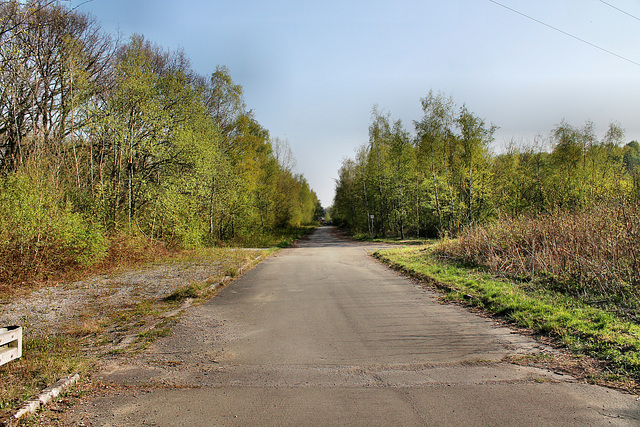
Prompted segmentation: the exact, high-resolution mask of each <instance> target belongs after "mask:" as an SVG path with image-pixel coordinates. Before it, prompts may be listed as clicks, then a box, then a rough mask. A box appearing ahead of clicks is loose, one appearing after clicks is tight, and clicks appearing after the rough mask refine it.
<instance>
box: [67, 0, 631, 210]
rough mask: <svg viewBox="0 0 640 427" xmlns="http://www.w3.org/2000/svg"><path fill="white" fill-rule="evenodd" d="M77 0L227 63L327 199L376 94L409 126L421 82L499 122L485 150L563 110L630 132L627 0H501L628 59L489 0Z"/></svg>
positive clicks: (550, 121) (128, 28)
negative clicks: (86, 0) (616, 125)
mask: <svg viewBox="0 0 640 427" xmlns="http://www.w3.org/2000/svg"><path fill="white" fill-rule="evenodd" d="M84 1H85V0H71V1H70V6H71V7H76V6H78V10H80V11H84V12H88V13H90V14H91V15H93V16H94V17H95V18H96V21H97V22H98V23H99V24H100V25H101V26H102V27H103V29H104V30H105V31H106V32H108V33H110V34H112V35H114V36H115V35H116V34H117V33H118V32H120V33H121V34H122V36H123V40H125V41H126V39H127V38H128V37H129V36H131V35H132V34H134V33H138V34H143V35H144V36H145V38H147V39H148V40H150V41H152V42H155V43H157V44H159V45H160V46H162V47H164V48H165V49H170V50H175V49H183V50H184V52H185V54H186V56H187V57H188V58H189V59H190V60H191V65H192V67H193V69H194V70H195V71H196V72H197V73H199V74H201V75H204V76H208V75H210V74H211V73H212V72H213V71H215V68H216V65H226V66H227V67H228V68H229V70H230V72H231V76H232V78H233V79H234V81H235V82H237V83H239V84H241V85H242V86H243V88H244V95H245V100H246V103H247V106H248V108H250V109H252V110H253V111H254V113H255V117H256V119H257V120H258V122H260V124H262V125H263V126H264V127H265V128H267V129H268V130H269V131H270V134H271V136H272V137H274V138H275V137H279V138H283V139H287V140H288V141H289V143H290V145H291V148H292V150H293V153H294V155H295V157H296V160H297V167H296V170H297V172H299V173H302V174H304V176H305V177H306V178H307V180H308V181H309V183H310V185H311V187H312V188H313V189H314V190H315V191H316V193H317V194H318V197H319V198H320V200H321V202H322V205H323V206H325V207H326V206H329V205H331V204H332V202H333V192H334V188H335V182H334V179H335V178H337V176H338V169H339V167H340V165H341V163H342V160H343V159H344V158H345V157H353V155H354V152H355V149H356V148H357V147H358V146H360V145H362V144H364V143H366V142H367V141H368V126H369V123H370V118H371V111H372V108H373V106H374V105H375V104H377V105H379V107H380V109H382V110H383V111H385V112H389V113H390V114H391V116H392V118H393V119H401V120H402V121H403V122H404V125H405V127H406V128H407V130H409V131H412V132H413V120H419V119H420V118H421V116H422V111H421V109H420V98H422V97H424V96H425V95H426V94H427V93H428V92H429V90H434V91H436V92H443V93H444V94H447V95H451V96H452V97H453V99H454V100H455V101H456V102H457V103H458V105H462V104H466V105H467V107H468V108H469V109H470V110H471V111H472V112H474V113H475V114H477V115H478V116H480V117H482V118H484V119H485V120H486V121H487V122H492V123H494V124H496V125H497V126H499V127H500V129H499V130H498V131H497V132H496V134H495V138H496V140H495V142H494V144H493V149H494V151H496V152H500V151H501V150H502V149H503V147H504V146H505V144H506V143H507V142H508V141H509V140H511V139H516V140H522V141H524V142H526V141H530V140H531V139H532V138H533V137H534V136H535V135H536V134H541V135H542V136H545V137H546V136H548V134H549V132H550V131H551V130H552V129H553V128H554V127H555V126H556V124H558V123H559V122H560V121H561V120H562V119H563V118H564V119H566V121H567V122H568V123H569V124H571V125H574V126H582V125H584V123H585V122H586V121H587V120H591V121H593V122H594V123H595V125H596V131H597V132H598V135H599V136H602V135H603V134H604V132H605V131H606V129H607V127H608V125H609V123H611V122H618V123H619V124H620V125H621V126H622V127H623V128H624V129H625V130H626V131H627V134H626V138H625V141H630V140H632V139H636V140H640V120H639V119H640V117H639V113H640V65H639V64H640V19H639V18H640V1H638V0H607V1H606V2H604V1H600V0H559V1H558V0H555V1H552V0H538V1H527V0H500V1H499V3H501V4H503V5H504V6H507V7H509V8H512V9H515V10H517V11H518V12H521V13H523V14H526V15H528V16H530V17H532V18H535V19H537V20H539V21H542V22H544V23H545V24H547V25H550V26H553V27H556V28H558V29H560V30H562V31H564V32H566V33H569V34H571V35H572V36H574V37H577V38H580V39H582V40H584V41H587V42H589V43H592V44H594V45H597V46H598V47H599V48H602V49H605V50H608V51H610V52H613V53H615V54H616V55H619V56H622V57H624V58H625V59H626V60H625V59H622V58H619V57H617V56H614V55H612V54H610V53H607V52H604V51H602V50H600V49H598V48H596V47H593V46H590V45H588V44H586V43H584V42H581V41H579V40H576V39H575V38H572V37H570V36H568V35H566V34H562V33H560V32H558V31H556V30H554V29H551V28H549V27H547V26H545V25H543V24H541V23H539V22H535V21H533V20H531V19H528V18H526V17H524V16H522V15H519V14H517V13H515V12H513V11H510V10H507V9H505V8H504V7H501V6H500V5H498V4H496V3H494V2H492V1H489V0H457V1H456V0H441V1H434V0H422V1H420V0H366V1H365V0H356V1H349V0H340V1H338V0H324V1H322V2H320V1H314V2H311V1H307V0H274V1H266V0H263V1H258V0H226V1H219V0H182V1H171V0H92V1H89V2H85V3H83V2H84ZM612 6H614V7H615V8H614V7H612ZM616 8H617V9H616ZM618 9H620V10H618ZM624 12H626V13H624ZM629 61H632V62H635V63H636V64H634V63H632V62H629Z"/></svg>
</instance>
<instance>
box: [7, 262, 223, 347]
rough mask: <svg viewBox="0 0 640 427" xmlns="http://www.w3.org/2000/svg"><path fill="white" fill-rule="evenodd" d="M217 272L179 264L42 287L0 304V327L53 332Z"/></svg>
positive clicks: (217, 267)
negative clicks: (10, 326) (80, 319)
mask: <svg viewBox="0 0 640 427" xmlns="http://www.w3.org/2000/svg"><path fill="white" fill-rule="evenodd" d="M222 275H223V266H222V265H221V264H220V263H219V262H215V261H212V262H211V263H203V262H198V263H188V262H182V263H171V264H164V265H159V266H152V267H147V268H143V269H136V270H132V271H127V272H124V273H120V274H117V275H113V276H97V277H91V278H88V279H85V280H80V281H77V282H73V283H65V284H59V285H56V286H48V287H45V288H41V289H38V290H36V291H33V292H31V293H30V294H29V295H28V296H25V297H19V298H15V299H12V300H10V301H9V302H6V303H0V325H19V326H22V327H23V329H24V331H25V336H28V335H31V334H34V333H35V331H39V332H40V333H43V332H44V333H55V332H59V331H62V330H65V328H68V326H69V324H70V323H71V321H73V320H74V319H78V318H87V317H92V316H96V317H102V316H106V315H108V314H109V313H110V312H111V311H113V310H114V309H116V308H122V307H127V306H133V305H134V304H136V303H139V302H142V301H145V300H160V299H162V298H164V297H166V296H167V295H169V294H171V293H172V292H173V291H174V290H176V289H177V288H179V287H183V286H186V285H189V284H191V283H197V282H202V281H205V280H207V279H209V278H211V277H215V276H222Z"/></svg>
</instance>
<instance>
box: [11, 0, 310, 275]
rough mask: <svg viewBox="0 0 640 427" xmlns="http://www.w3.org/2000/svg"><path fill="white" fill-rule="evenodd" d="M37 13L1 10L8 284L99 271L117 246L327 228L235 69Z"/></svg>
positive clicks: (70, 18)
mask: <svg viewBox="0 0 640 427" xmlns="http://www.w3.org/2000/svg"><path fill="white" fill-rule="evenodd" d="M32 6H33V5H32V4H31V2H27V3H26V4H22V3H15V2H10V3H7V4H6V5H5V4H2V5H0V9H2V12H3V13H2V14H1V15H2V17H0V20H2V21H1V22H0V23H1V24H2V27H3V28H5V30H6V31H4V32H3V33H2V34H0V58H2V59H3V65H6V66H3V67H2V69H0V82H2V86H3V88H5V90H3V91H2V95H0V117H1V118H0V171H2V172H3V173H4V174H5V179H4V181H3V189H2V194H0V198H2V202H3V204H2V206H1V207H0V210H2V219H0V230H1V231H0V233H1V234H0V238H1V239H2V241H1V242H0V243H1V244H2V247H1V248H0V251H1V253H2V257H3V261H4V263H3V265H2V267H0V276H2V277H1V278H0V279H7V280H9V278H11V280H21V279H19V278H18V277H19V276H15V275H14V273H16V272H17V271H24V272H26V271H29V270H31V271H34V276H33V277H40V278H42V277H47V276H48V275H49V273H52V274H53V272H54V271H55V270H60V269H65V268H68V267H71V266H72V265H76V264H77V265H85V266H86V265H90V264H92V263H95V262H96V261H99V260H100V259H101V258H102V257H103V256H104V254H105V247H106V239H105V237H104V236H105V235H106V236H119V235H122V234H123V233H124V234H131V235H142V236H146V238H147V239H148V241H149V242H153V241H158V240H160V241H163V242H164V243H166V244H167V245H168V246H170V247H181V248H196V247H199V246H203V245H216V244H221V243H224V242H230V241H234V242H242V241H252V240H265V239H266V240H268V239H270V236H271V235H273V234H277V233H278V230H279V229H281V228H283V229H287V228H289V227H292V226H301V225H305V224H309V223H311V222H313V221H314V213H315V212H316V210H317V208H318V206H319V202H318V198H317V196H316V194H315V193H314V192H313V190H311V188H310V187H309V185H308V183H307V182H306V180H305V179H304V177H303V176H302V175H297V174H295V173H294V171H293V168H292V165H293V161H292V156H291V153H290V149H288V146H286V148H287V150H288V152H287V154H288V155H287V156H286V159H285V158H284V157H281V156H279V151H278V146H279V145H282V144H280V143H279V142H278V139H275V140H272V139H271V137H270V135H269V132H268V130H267V129H265V128H264V127H262V126H261V125H260V123H258V122H257V120H256V119H255V117H254V116H253V113H252V112H251V111H250V110H247V107H246V105H245V101H244V98H243V89H242V86H240V85H239V84H237V83H235V82H234V81H233V79H232V78H231V75H230V72H229V70H228V69H227V68H226V67H220V66H219V67H217V68H216V70H215V71H214V72H213V73H212V74H211V77H210V78H208V79H207V78H204V77H202V76H198V75H197V74H196V73H194V72H193V70H191V69H190V67H189V61H188V59H187V58H185V56H184V54H183V53H182V52H179V51H178V52H170V51H166V50H164V49H162V48H161V47H159V46H157V45H155V44H153V43H151V42H150V41H148V40H146V39H145V38H144V36H142V35H134V36H133V37H131V38H130V40H129V41H128V42H126V43H124V44H122V45H120V46H119V47H117V48H116V46H115V45H114V44H113V43H112V42H111V41H110V37H108V35H105V34H102V33H101V31H100V29H99V28H98V27H97V26H96V24H95V23H94V22H93V21H92V20H91V19H89V17H88V16H86V15H83V14H81V13H79V12H77V11H75V10H69V9H67V8H66V7H65V6H64V5H62V4H58V3H57V2H54V3H51V4H49V3H47V4H44V5H39V7H38V8H36V9H34V10H35V12H33V13H31V12H29V11H30V10H31V9H29V8H30V7H32ZM4 24H7V25H4ZM29 34H36V35H38V36H39V37H30V36H29V37H27V35H29ZM25 106H27V107H25ZM281 151H282V150H280V152H281ZM285 160H286V161H285ZM94 224H100V226H99V227H96V226H95V225H94ZM261 237H264V238H265V239H262V238H261Z"/></svg>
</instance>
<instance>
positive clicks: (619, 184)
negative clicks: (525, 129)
mask: <svg viewBox="0 0 640 427" xmlns="http://www.w3.org/2000/svg"><path fill="white" fill-rule="evenodd" d="M421 104H422V110H423V116H422V118H421V119H420V120H418V121H415V122H414V128H415V134H414V135H410V134H409V133H408V132H407V131H406V130H405V129H404V127H403V125H402V123H400V122H399V121H397V122H392V121H391V119H390V116H389V115H382V114H381V113H379V111H378V109H377V108H375V109H374V112H373V115H372V120H371V124H370V127H369V143H368V144H366V145H363V146H362V147H361V148H360V149H359V150H358V152H357V154H356V156H355V158H354V159H347V160H345V161H344V162H343V165H342V167H341V169H340V171H339V179H338V182H337V186H336V195H335V200H334V206H333V210H332V216H333V218H334V220H336V221H338V222H340V223H342V224H343V225H344V226H346V227H348V228H350V229H351V230H353V231H354V232H358V233H370V234H373V235H380V236H385V235H394V236H399V237H405V236H407V235H416V236H438V235H443V234H447V233H448V234H457V233H458V232H459V231H460V230H461V229H462V228H464V227H468V226H470V225H473V224H482V223H486V222H487V221H492V220H494V219H497V218H499V217H504V216H508V217H517V216H520V215H523V214H529V215H538V214H541V213H545V212H550V211H554V210H557V209H562V210H568V211H573V210H580V209H584V208H587V207H591V206H594V205H596V204H599V203H602V202H606V201H607V200H608V199H610V198H614V197H616V198H617V197H638V196H639V195H640V192H639V191H638V188H639V185H640V179H639V176H640V146H639V145H638V143H637V142H635V141H633V142H631V143H629V144H627V145H625V146H624V147H623V146H622V142H623V138H624V131H623V129H621V128H620V126H619V125H617V124H615V123H614V124H611V125H610V126H609V128H608V130H607V131H606V133H605V134H604V136H603V138H602V139H600V140H599V139H598V137H597V136H596V133H595V127H594V125H593V123H591V122H587V123H585V125H584V126H583V127H581V128H577V127H573V126H571V125H569V124H568V123H566V122H565V121H564V120H563V121H561V122H560V123H559V124H558V125H557V126H556V128H555V129H553V130H552V131H551V133H550V137H549V139H548V141H545V140H543V139H542V138H541V137H538V138H536V140H535V141H534V143H533V144H532V145H530V146H518V145H517V144H515V143H511V144H510V145H509V146H508V147H507V149H506V152H505V153H503V154H499V155H495V154H493V153H492V152H491V151H490V144H491V142H492V141H493V134H494V132H495V130H496V129H497V127H496V126H495V125H493V124H487V123H486V122H485V120H484V119H482V118H480V117H478V116H477V115H475V114H474V113H472V112H471V111H470V110H469V109H468V108H467V107H466V106H465V105H463V106H456V105H455V103H454V101H453V100H452V99H451V98H450V97H448V96H446V95H443V94H440V93H434V92H432V91H431V92H429V94H428V95H427V96H426V97H424V98H422V99H421ZM546 143H548V145H549V146H550V148H551V150H550V151H547V150H545V149H544V146H545V144H546ZM372 216H373V219H372V218H371V217H372Z"/></svg>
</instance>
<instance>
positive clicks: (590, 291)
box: [439, 201, 640, 300]
mask: <svg viewBox="0 0 640 427" xmlns="http://www.w3.org/2000/svg"><path fill="white" fill-rule="evenodd" d="M639 251H640V206H638V205H637V204H634V203H628V202H626V201H616V202H614V203H609V204H606V205H601V206H598V207H596V208H593V209H590V210H587V211H584V212H577V213H566V212H555V213H552V214H549V215H546V216H543V217H539V218H520V219H504V220H502V221H499V222H496V223H494V224H490V225H486V226H481V227H475V228H470V229H467V230H465V231H464V232H463V233H462V235H461V236H460V239H458V240H456V241H451V242H448V243H446V244H444V245H443V246H442V247H441V248H440V251H439V252H440V254H441V255H444V256H448V257H454V258H457V259H458V260H461V261H464V262H468V263H473V264H477V265H482V266H485V267H488V268H489V269H490V270H491V271H493V272H497V273H503V274H508V275H510V276H517V277H525V278H537V279H544V281H546V283H548V284H550V285H551V286H554V287H557V288H558V289H559V290H561V291H564V292H569V293H572V294H575V295H582V296H590V297H594V296H603V295H604V296H616V297H620V298H622V299H627V298H629V297H631V298H634V299H636V300H637V299H638V296H640V253H639Z"/></svg>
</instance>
